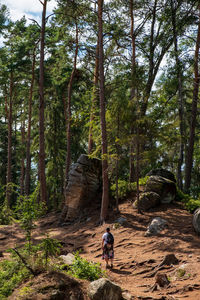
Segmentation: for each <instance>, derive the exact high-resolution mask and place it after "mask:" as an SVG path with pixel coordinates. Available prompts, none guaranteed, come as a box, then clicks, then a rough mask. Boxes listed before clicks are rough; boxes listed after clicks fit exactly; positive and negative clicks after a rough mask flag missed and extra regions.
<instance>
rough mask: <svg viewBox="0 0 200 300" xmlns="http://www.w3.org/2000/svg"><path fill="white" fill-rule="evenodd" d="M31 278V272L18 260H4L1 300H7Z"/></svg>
mask: <svg viewBox="0 0 200 300" xmlns="http://www.w3.org/2000/svg"><path fill="white" fill-rule="evenodd" d="M29 276H30V273H29V271H28V270H27V268H26V267H25V266H23V264H22V262H21V261H20V260H19V259H18V258H16V257H13V258H12V259H11V260H3V261H2V262H1V263H0V299H1V300H4V299H7V297H8V296H9V295H10V294H11V293H12V292H13V290H14V289H15V288H16V287H17V286H18V285H19V284H20V283H21V282H22V281H23V280H24V279H25V278H28V277H29Z"/></svg>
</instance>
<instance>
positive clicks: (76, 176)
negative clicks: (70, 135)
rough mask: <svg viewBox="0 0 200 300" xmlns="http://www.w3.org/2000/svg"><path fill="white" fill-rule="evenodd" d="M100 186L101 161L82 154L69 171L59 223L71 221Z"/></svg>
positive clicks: (77, 215) (91, 199)
mask: <svg viewBox="0 0 200 300" xmlns="http://www.w3.org/2000/svg"><path fill="white" fill-rule="evenodd" d="M100 187H101V161H100V160H99V159H96V158H92V159H91V158H89V157H88V156H87V155H85V154H82V155H81V156H80V157H79V159H78V161H77V163H75V164H73V165H72V167H71V169H70V172H69V180H68V185H67V190H66V198H65V203H64V207H63V210H62V213H61V218H60V223H63V222H66V221H73V220H75V219H76V218H77V217H79V216H80V212H81V210H83V209H84V208H85V207H87V206H88V205H89V204H90V203H91V201H93V200H94V199H96V196H97V193H98V192H99V189H100Z"/></svg>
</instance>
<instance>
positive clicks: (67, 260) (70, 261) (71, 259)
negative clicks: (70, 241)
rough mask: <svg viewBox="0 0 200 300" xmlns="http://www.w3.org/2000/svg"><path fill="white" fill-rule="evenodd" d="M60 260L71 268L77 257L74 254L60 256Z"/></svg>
mask: <svg viewBox="0 0 200 300" xmlns="http://www.w3.org/2000/svg"><path fill="white" fill-rule="evenodd" d="M60 258H61V259H62V261H63V262H64V264H66V265H68V266H71V265H72V264H73V262H74V259H75V256H74V254H72V253H68V254H67V255H60Z"/></svg>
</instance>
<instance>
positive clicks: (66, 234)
mask: <svg viewBox="0 0 200 300" xmlns="http://www.w3.org/2000/svg"><path fill="white" fill-rule="evenodd" d="M119 208H120V214H119V213H118V214H117V213H115V212H110V214H109V220H108V223H107V224H105V225H104V226H99V225H98V219H99V211H98V210H97V209H94V207H93V208H91V209H90V212H88V216H87V219H81V218H80V220H79V222H77V223H76V224H69V225H66V226H63V227H58V226H57V220H58V214H53V213H51V214H49V215H48V216H47V217H45V218H42V219H40V220H39V221H38V222H37V225H38V226H37V229H36V230H35V232H34V239H35V241H37V240H39V239H41V238H42V234H44V233H49V234H50V236H51V237H53V238H57V239H58V240H60V241H61V242H62V244H63V249H62V254H66V253H67V252H72V251H76V250H81V256H83V257H85V258H87V259H88V260H91V261H95V262H100V263H102V267H103V268H104V269H105V263H104V262H103V261H102V260H101V253H102V250H101V237H102V234H103V233H104V231H105V228H106V227H107V226H110V228H111V229H112V226H113V224H114V222H115V220H116V219H117V218H118V217H119V216H123V217H124V218H126V220H127V221H126V223H125V224H124V225H122V226H120V227H119V228H117V229H112V233H113V234H114V237H115V261H114V269H112V270H108V271H107V275H108V277H109V278H110V279H111V280H113V281H114V282H116V283H118V284H119V285H120V286H121V287H122V288H123V290H126V291H129V293H130V294H131V295H132V296H133V297H134V298H133V299H185V298H188V299H190V300H192V299H195V300H197V299H199V297H200V282H199V278H200V267H199V263H200V250H199V243H200V239H199V237H198V236H197V235H196V233H195V232H194V229H193V226H192V215H191V214H189V213H188V212H187V211H185V210H183V209H182V208H181V207H180V206H178V205H177V204H171V205H162V206H160V207H159V208H156V209H154V210H151V211H150V212H145V213H144V214H143V215H138V214H137V211H136V210H135V209H133V208H132V205H131V202H124V203H122V204H120V206H119ZM156 216H159V217H162V218H164V219H165V220H166V221H167V222H168V227H167V228H166V229H165V230H164V231H163V232H162V233H160V234H159V235H158V236H155V237H145V236H144V233H145V231H146V227H147V225H148V223H149V222H150V221H151V220H152V218H153V217H156ZM0 240H1V246H0V251H3V252H4V251H5V250H6V249H7V248H9V247H13V246H15V245H16V243H17V244H20V243H23V242H24V237H23V232H22V231H21V230H19V228H18V226H17V225H15V226H6V227H1V228H0ZM3 254H4V256H5V255H6V254H5V253H3ZM167 254H174V255H175V256H176V257H177V259H178V260H179V264H177V265H170V266H167V265H164V266H162V268H161V270H159V272H162V273H165V274H166V275H167V277H168V279H169V280H170V284H169V286H168V287H166V288H162V289H160V290H155V291H153V289H152V287H153V286H154V283H155V274H156V271H157V268H158V266H159V265H160V264H161V262H162V261H163V259H164V258H165V256H166V255H167Z"/></svg>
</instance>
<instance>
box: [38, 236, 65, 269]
mask: <svg viewBox="0 0 200 300" xmlns="http://www.w3.org/2000/svg"><path fill="white" fill-rule="evenodd" d="M40 248H41V250H42V257H43V258H44V260H45V268H46V269H47V267H48V261H49V257H50V256H56V255H57V254H58V253H60V248H61V244H60V243H59V241H58V240H56V239H52V238H50V237H49V236H48V234H47V235H46V237H45V238H44V239H43V240H42V242H41V244H40Z"/></svg>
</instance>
